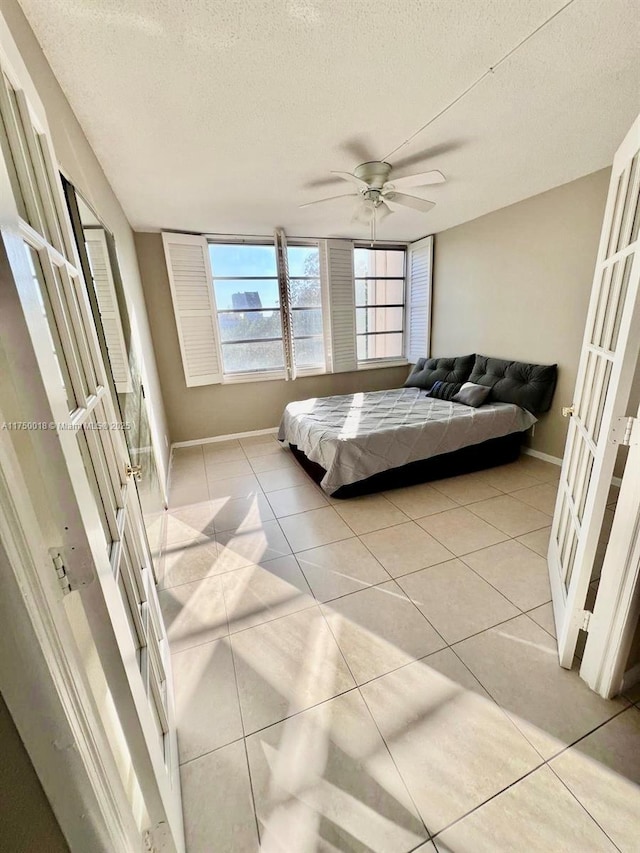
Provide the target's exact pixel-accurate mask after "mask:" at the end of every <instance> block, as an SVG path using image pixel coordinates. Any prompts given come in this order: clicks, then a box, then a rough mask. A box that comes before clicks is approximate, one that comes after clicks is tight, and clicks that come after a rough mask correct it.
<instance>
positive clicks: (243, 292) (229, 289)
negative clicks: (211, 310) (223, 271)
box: [213, 278, 280, 311]
mask: <svg viewBox="0 0 640 853" xmlns="http://www.w3.org/2000/svg"><path fill="white" fill-rule="evenodd" d="M213 287H214V290H215V295H216V308H217V309H218V311H225V310H229V309H233V310H235V311H241V310H242V309H243V308H278V307H279V305H280V296H279V293H278V280H277V279H276V278H274V279H271V280H269V279H267V280H266V281H264V280H263V281H260V280H257V281H256V280H248V281H238V280H237V279H236V280H231V281H230V280H229V279H224V278H223V279H214V282H213Z"/></svg>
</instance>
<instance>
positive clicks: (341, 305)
mask: <svg viewBox="0 0 640 853" xmlns="http://www.w3.org/2000/svg"><path fill="white" fill-rule="evenodd" d="M324 266H325V274H326V279H327V285H328V291H329V311H330V315H329V316H330V327H331V368H332V372H333V373H346V372H347V371H349V370H357V369H358V356H357V349H356V308H355V292H354V290H355V289H354V278H353V244H352V243H351V242H350V241H349V240H326V241H325V251H324Z"/></svg>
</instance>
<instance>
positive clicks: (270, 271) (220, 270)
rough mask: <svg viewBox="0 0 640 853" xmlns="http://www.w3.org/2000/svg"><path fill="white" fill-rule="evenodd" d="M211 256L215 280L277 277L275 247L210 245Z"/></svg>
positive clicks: (238, 244)
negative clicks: (234, 277)
mask: <svg viewBox="0 0 640 853" xmlns="http://www.w3.org/2000/svg"><path fill="white" fill-rule="evenodd" d="M209 255H210V258H211V270H212V273H213V277H214V278H230V277H233V276H246V277H249V278H251V277H253V276H256V277H260V276H273V277H274V278H275V277H276V276H277V274H278V273H277V269H276V250H275V246H248V245H246V244H244V243H210V244H209Z"/></svg>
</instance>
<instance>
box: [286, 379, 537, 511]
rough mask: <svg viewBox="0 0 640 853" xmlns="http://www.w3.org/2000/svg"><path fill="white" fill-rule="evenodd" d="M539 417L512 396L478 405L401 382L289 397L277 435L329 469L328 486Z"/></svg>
mask: <svg viewBox="0 0 640 853" xmlns="http://www.w3.org/2000/svg"><path fill="white" fill-rule="evenodd" d="M536 420H537V419H536V418H535V417H534V415H532V414H531V413H530V412H528V411H526V409H522V408H520V406H516V405H514V404H513V403H487V404H485V405H483V406H480V407H479V408H477V409H474V408H472V407H471V406H465V405H463V404H462V403H452V402H447V401H445V400H436V399H434V398H432V397H427V396H426V393H425V391H423V390H421V389H419V388H398V389H394V390H391V391H372V392H365V393H360V394H346V395H341V396H334V397H320V398H312V399H310V400H301V401H299V402H296V403H289V405H288V406H287V407H286V409H285V411H284V414H283V417H282V421H281V423H280V429H279V432H278V438H279V439H280V441H287V442H289V444H294V445H296V446H297V447H298V448H299V449H300V450H302V452H303V453H304V454H305V455H306V456H307V457H308V458H309V459H311V461H312V462H317V463H318V465H321V466H322V467H323V468H324V469H325V470H326V474H325V476H324V477H323V479H322V481H321V483H320V485H321V486H322V488H323V489H324V491H325V492H327V493H328V494H332V493H333V492H334V491H336V489H339V488H340V487H341V486H346V485H349V484H351V483H357V482H358V481H359V480H364V479H365V478H367V477H371V476H373V475H374V474H378V473H380V472H381V471H387V470H389V469H390V468H398V467H400V466H401V465H407V464H408V463H410V462H417V461H419V460H421V459H429V458H430V457H432V456H438V455H439V454H442V453H450V452H451V451H454V450H458V449H460V448H461V447H467V446H469V445H473V444H480V443H481V442H483V441H487V440H488V439H490V438H499V437H500V436H503V435H509V434H510V433H513V432H521V431H523V430H526V429H528V428H529V427H530V426H532V424H534V423H535V422H536Z"/></svg>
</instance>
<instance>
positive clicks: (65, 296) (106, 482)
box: [0, 45, 184, 853]
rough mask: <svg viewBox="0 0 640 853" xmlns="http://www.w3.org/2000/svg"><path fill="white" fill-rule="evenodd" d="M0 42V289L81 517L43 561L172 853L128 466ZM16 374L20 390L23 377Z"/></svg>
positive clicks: (53, 204) (64, 495) (21, 87)
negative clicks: (98, 674)
mask: <svg viewBox="0 0 640 853" xmlns="http://www.w3.org/2000/svg"><path fill="white" fill-rule="evenodd" d="M1 48H2V45H0V170H2V169H4V170H5V175H8V181H9V185H10V189H11V194H12V197H13V198H12V199H8V200H7V199H6V198H5V199H3V200H2V203H1V204H0V209H1V214H2V218H1V220H0V225H1V226H2V238H3V240H4V243H5V246H6V247H7V254H8V258H9V264H10V267H11V273H12V277H13V281H9V282H7V283H6V286H8V287H13V288H15V291H16V293H17V298H18V300H19V302H20V306H21V310H22V314H23V316H24V321H25V325H26V328H27V329H28V336H29V338H30V346H31V348H32V351H33V353H34V355H35V359H36V361H37V364H38V369H39V373H40V377H41V380H42V383H43V384H44V388H45V394H46V403H47V411H48V412H49V413H50V415H51V418H50V421H49V422H48V423H42V424H40V425H35V431H34V433H33V436H32V441H33V443H34V445H36V446H38V441H39V435H40V433H41V432H42V431H43V430H49V431H55V432H56V434H57V436H58V439H59V445H58V446H59V450H60V463H59V464H60V466H61V467H59V468H58V469H57V470H58V471H59V472H60V473H63V474H64V476H61V477H60V478H59V479H56V483H55V487H56V498H57V499H58V500H60V501H61V503H62V504H63V506H62V508H61V510H60V514H61V515H65V514H66V515H68V517H69V518H70V519H71V518H75V517H78V518H79V519H80V520H81V521H80V526H79V528H78V529H76V530H75V531H74V530H72V529H71V527H72V523H71V522H69V525H68V526H67V525H65V526H64V527H62V526H61V527H60V529H59V531H58V530H56V540H55V541H52V542H51V543H50V546H51V550H50V553H51V557H52V567H51V568H52V570H54V566H55V570H57V573H58V575H59V577H60V579H61V582H62V586H63V587H64V586H67V587H68V588H69V589H70V590H78V593H79V595H80V596H81V597H82V602H83V606H84V610H85V612H86V616H87V619H88V622H89V625H90V627H91V631H92V634H93V636H94V639H95V641H96V647H97V650H98V653H99V654H100V656H101V660H102V664H103V667H104V670H105V674H106V676H107V680H108V683H109V688H110V690H111V694H112V696H113V700H114V703H115V708H116V712H117V714H118V717H119V719H120V722H121V726H122V732H123V733H124V737H125V739H126V741H127V748H128V754H129V756H130V759H131V767H132V770H133V772H134V773H135V775H136V777H137V781H138V784H139V790H140V792H141V794H142V798H143V800H144V807H143V809H142V811H143V812H144V813H145V814H146V815H147V816H148V818H143V819H142V820H143V821H146V826H145V825H144V823H143V825H142V826H141V833H143V834H144V832H146V831H147V830H148V831H149V832H150V833H151V835H149V836H147V843H148V844H151V845H152V847H153V849H157V850H162V851H167V853H176V851H182V850H183V849H184V841H183V829H182V807H181V799H180V786H179V773H178V758H177V740H176V732H175V724H174V710H173V695H172V686H171V672H170V654H169V647H168V641H167V638H166V633H165V629H164V625H163V621H162V616H161V612H160V608H159V604H158V598H157V594H156V589H155V584H154V571H153V563H152V558H151V555H150V553H149V548H148V544H147V539H146V536H145V533H144V527H143V521H142V515H141V510H140V504H139V499H138V495H137V492H136V488H135V483H134V477H135V474H136V471H135V469H132V467H131V462H130V458H129V454H128V450H127V444H126V441H125V438H124V433H123V428H122V427H123V425H122V424H121V423H120V416H119V414H117V412H118V409H117V406H116V405H115V401H114V399H113V397H112V393H111V391H110V386H109V383H108V381H107V374H106V367H105V363H104V361H103V358H102V355H101V351H100V347H99V342H98V337H97V333H96V328H95V325H94V320H93V316H92V313H91V308H90V303H89V299H88V293H87V288H86V282H85V281H84V279H83V276H82V271H81V268H80V265H79V263H78V255H77V250H76V247H75V242H74V238H73V232H72V229H71V223H70V219H69V215H68V212H67V209H66V204H65V200H64V194H63V190H62V184H61V181H60V176H59V174H58V171H57V167H56V160H55V155H54V152H53V148H52V145H51V140H50V137H49V133H48V128H47V125H46V117H45V116H44V112H43V110H42V107H41V104H39V103H36V99H35V96H34V95H33V94H30V95H27V94H26V91H28V92H29V93H32V91H33V89H32V84H31V83H30V81H28V82H27V81H25V79H24V76H25V75H24V71H23V72H22V74H21V73H20V72H17V71H16V67H15V65H12V66H10V65H9V60H8V59H7V57H6V55H5V54H4V53H3V51H2V49H1ZM22 378H23V381H24V383H25V386H28V384H29V382H30V381H31V377H30V376H28V375H24V377H22ZM39 387H40V386H39ZM21 393H25V394H28V393H29V390H28V387H27V388H26V390H23V389H21ZM33 393H34V394H35V393H36V391H35V390H34V391H33ZM38 430H39V431H40V432H39V431H38ZM43 444H44V443H43ZM51 464H52V470H53V469H54V461H53V460H52V463H51ZM51 473H52V471H50V470H47V471H46V472H43V474H48V475H51ZM52 479H53V477H51V476H49V481H51V480H52ZM65 531H66V532H65ZM60 606H61V607H63V604H62V600H61V602H60ZM153 845H155V846H153ZM152 847H149V849H152Z"/></svg>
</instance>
